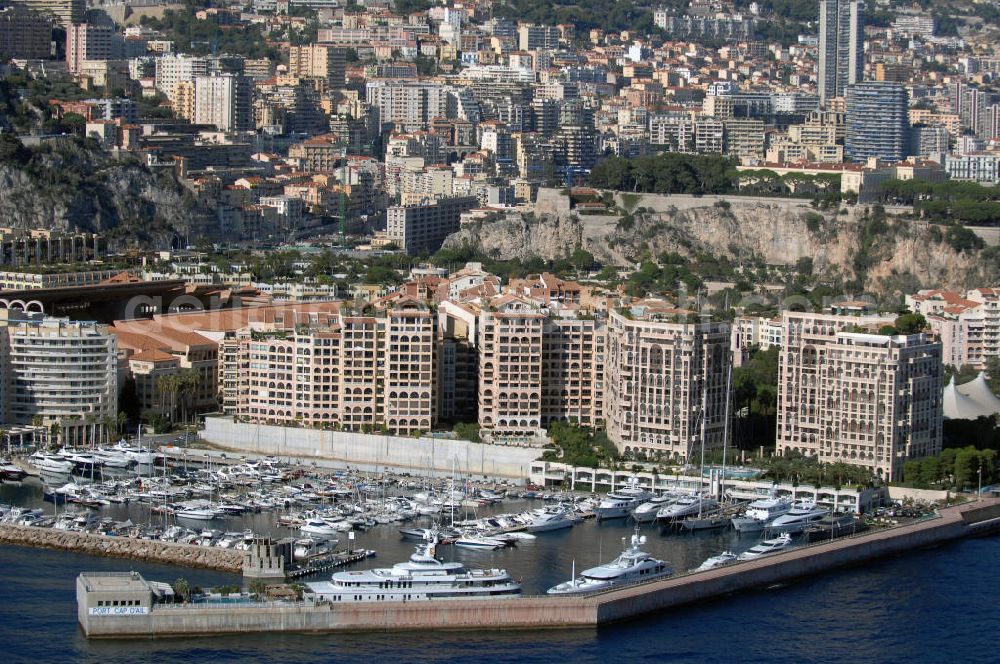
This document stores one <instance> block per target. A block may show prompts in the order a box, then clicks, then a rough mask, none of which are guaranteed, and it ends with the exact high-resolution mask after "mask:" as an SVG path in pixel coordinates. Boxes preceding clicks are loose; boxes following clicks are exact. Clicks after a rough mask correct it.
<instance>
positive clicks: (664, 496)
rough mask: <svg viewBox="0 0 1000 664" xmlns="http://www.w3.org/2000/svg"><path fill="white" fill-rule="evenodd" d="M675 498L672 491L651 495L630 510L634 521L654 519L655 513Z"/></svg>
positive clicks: (645, 521) (648, 521)
mask: <svg viewBox="0 0 1000 664" xmlns="http://www.w3.org/2000/svg"><path fill="white" fill-rule="evenodd" d="M675 500H677V495H676V494H673V493H661V494H660V495H659V496H653V497H652V498H650V499H649V500H647V501H646V502H644V503H642V504H641V505H639V506H638V507H636V508H635V509H634V510H632V518H633V519H635V521H636V523H650V522H652V521H656V513H657V512H659V511H660V510H661V509H662V508H664V507H666V506H667V505H669V504H670V503H672V502H673V501H675Z"/></svg>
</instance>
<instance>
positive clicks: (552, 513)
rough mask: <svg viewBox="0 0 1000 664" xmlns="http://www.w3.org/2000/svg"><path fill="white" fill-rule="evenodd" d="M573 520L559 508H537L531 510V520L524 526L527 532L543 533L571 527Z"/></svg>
mask: <svg viewBox="0 0 1000 664" xmlns="http://www.w3.org/2000/svg"><path fill="white" fill-rule="evenodd" d="M573 523H574V521H573V520H572V519H570V518H569V515H568V514H567V513H566V511H565V510H562V509H560V508H547V509H537V510H532V512H531V521H529V522H528V524H527V525H526V526H525V530H527V531H528V532H529V533H544V532H546V531H549V530H560V529H562V528H572V527H573Z"/></svg>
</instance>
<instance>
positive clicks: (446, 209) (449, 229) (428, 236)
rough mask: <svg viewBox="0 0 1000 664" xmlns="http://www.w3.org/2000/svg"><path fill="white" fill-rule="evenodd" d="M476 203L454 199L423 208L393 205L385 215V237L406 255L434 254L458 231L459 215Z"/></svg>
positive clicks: (473, 197)
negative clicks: (446, 239) (445, 240)
mask: <svg viewBox="0 0 1000 664" xmlns="http://www.w3.org/2000/svg"><path fill="white" fill-rule="evenodd" d="M478 204H479V199H477V198H476V197H475V196H455V197H452V198H440V199H437V200H436V201H434V202H433V203H427V204H425V205H408V206H403V205H394V206H392V207H390V208H389V209H388V211H387V213H386V235H387V236H388V238H389V239H390V240H392V241H393V242H395V243H396V244H397V245H398V246H399V248H400V249H402V250H403V251H405V252H406V253H407V254H411V255H412V254H419V253H429V254H430V253H434V252H435V251H437V250H438V249H440V248H441V243H443V242H444V239H445V238H446V237H448V236H449V235H450V234H452V233H454V232H455V231H457V230H458V228H459V219H460V217H461V215H462V213H463V212H465V211H466V210H470V209H472V208H474V207H476V206H477V205H478Z"/></svg>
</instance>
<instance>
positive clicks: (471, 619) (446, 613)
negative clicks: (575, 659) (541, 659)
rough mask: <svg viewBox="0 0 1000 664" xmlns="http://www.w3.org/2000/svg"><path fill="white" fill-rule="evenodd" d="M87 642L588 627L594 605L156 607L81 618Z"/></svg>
mask: <svg viewBox="0 0 1000 664" xmlns="http://www.w3.org/2000/svg"><path fill="white" fill-rule="evenodd" d="M79 617H80V621H81V624H83V625H84V631H85V632H86V634H87V636H88V637H92V638H93V637H113V638H121V637H149V636H187V635H199V634H223V633H225V634H234V633H249V632H335V631H379V632H381V631H400V630H411V631H412V630H419V629H439V630H440V629H476V630H488V629H531V628H538V627H547V628H568V627H591V626H594V625H596V624H597V605H596V603H595V602H593V601H592V600H587V599H578V600H569V601H565V600H563V601H560V600H557V599H552V598H545V597H529V598H521V599H497V600H486V601H483V600H430V601H418V602H408V603H404V602H385V603H381V604H369V603H364V604H338V605H331V604H320V605H316V606H313V605H307V604H303V605H297V606H278V605H272V606H266V605H265V606H259V607H256V606H255V607H245V608H239V609H235V610H234V608H233V607H228V608H227V607H219V606H215V607H206V608H200V607H197V606H195V607H192V606H176V607H162V606H158V607H156V608H154V609H153V610H152V611H150V612H149V613H148V614H146V615H137V616H90V615H85V614H83V613H81V614H80V616H79Z"/></svg>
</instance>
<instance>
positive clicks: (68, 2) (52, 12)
mask: <svg viewBox="0 0 1000 664" xmlns="http://www.w3.org/2000/svg"><path fill="white" fill-rule="evenodd" d="M10 4H12V5H14V6H16V7H24V8H25V9H30V10H31V11H33V12H36V13H39V14H45V15H48V16H51V17H52V18H53V19H55V21H56V22H57V23H58V24H59V25H62V26H66V27H69V26H70V25H73V24H74V23H82V22H83V20H84V14H85V13H86V11H87V3H86V0H10Z"/></svg>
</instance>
